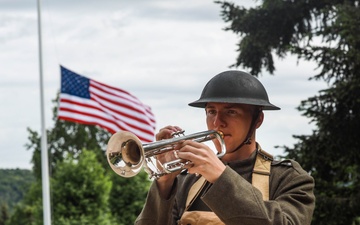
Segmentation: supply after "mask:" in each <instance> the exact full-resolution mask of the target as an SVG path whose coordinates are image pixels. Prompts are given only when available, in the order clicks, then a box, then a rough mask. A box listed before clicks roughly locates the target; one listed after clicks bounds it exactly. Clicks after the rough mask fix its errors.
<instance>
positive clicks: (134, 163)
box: [106, 130, 226, 179]
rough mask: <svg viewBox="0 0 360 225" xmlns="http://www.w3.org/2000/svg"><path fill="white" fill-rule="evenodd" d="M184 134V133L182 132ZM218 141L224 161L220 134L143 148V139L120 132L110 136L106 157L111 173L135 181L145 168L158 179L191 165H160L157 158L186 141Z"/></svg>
mask: <svg viewBox="0 0 360 225" xmlns="http://www.w3.org/2000/svg"><path fill="white" fill-rule="evenodd" d="M182 133H183V132H182ZM215 138H216V139H217V140H218V141H219V143H220V147H221V151H220V152H219V153H218V154H217V157H218V158H221V157H223V156H224V155H225V153H226V148H225V143H224V139H223V134H222V132H220V131H214V130H209V131H202V132H198V133H194V134H190V135H183V136H178V135H177V136H175V137H173V138H170V139H164V140H160V141H155V142H151V143H147V144H142V143H141V141H140V139H139V138H138V137H137V136H136V135H135V134H133V133H131V132H128V131H119V132H117V133H115V134H114V135H112V136H111V138H110V140H109V142H108V146H107V149H106V156H107V160H108V162H109V165H110V167H111V168H112V170H113V171H114V172H115V173H117V174H118V175H120V176H122V177H133V176H135V175H136V174H138V173H139V172H140V171H141V169H142V168H143V167H144V169H145V171H146V172H147V173H148V174H149V177H150V178H155V179H158V178H159V177H161V176H163V175H165V174H169V173H173V172H175V171H179V170H183V169H185V167H186V165H188V164H191V162H190V161H184V160H182V159H176V160H172V161H169V162H165V163H161V162H160V161H159V160H157V159H156V156H157V155H159V154H163V153H165V152H168V151H173V150H175V146H176V145H177V144H178V143H180V142H182V141H185V140H193V141H196V142H205V141H209V140H213V139H215Z"/></svg>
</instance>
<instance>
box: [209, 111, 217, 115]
mask: <svg viewBox="0 0 360 225" xmlns="http://www.w3.org/2000/svg"><path fill="white" fill-rule="evenodd" d="M215 113H216V111H215V110H208V111H207V114H208V115H214V114H215Z"/></svg>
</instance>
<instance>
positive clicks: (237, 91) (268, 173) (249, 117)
mask: <svg viewBox="0 0 360 225" xmlns="http://www.w3.org/2000/svg"><path fill="white" fill-rule="evenodd" d="M189 105H190V106H193V107H199V108H204V109H205V113H206V123H207V127H208V129H209V130H216V131H221V132H222V133H223V135H224V137H223V139H224V142H225V146H226V154H225V155H224V156H223V157H222V158H219V157H217V156H216V154H214V152H213V151H212V150H211V149H210V147H209V146H208V145H206V144H204V143H198V142H195V141H192V140H186V141H184V142H182V143H180V144H179V146H178V148H177V150H175V151H173V152H167V153H164V154H166V155H167V156H166V157H167V158H172V159H175V158H180V159H183V160H186V161H190V162H191V164H190V165H189V166H188V167H187V170H186V171H185V172H181V173H180V172H178V173H171V174H168V175H165V176H162V177H160V178H159V179H157V180H154V182H153V184H152V185H151V187H150V190H149V193H148V196H147V199H146V203H145V205H144V208H143V210H142V212H141V214H140V215H139V216H138V218H137V220H136V222H135V224H146V225H149V224H152V225H153V224H159V225H167V224H234V225H235V224H236V225H237V224H242V225H259V224H261V225H266V224H276V225H281V224H292V225H295V224H296V225H307V224H311V219H312V215H313V211H314V207H315V197H314V193H313V190H314V180H313V178H312V177H311V176H310V175H309V174H308V173H306V171H304V170H303V169H302V168H301V166H300V165H299V164H298V163H297V162H295V161H293V160H284V161H274V160H273V158H272V156H271V155H270V154H268V153H266V152H265V151H264V150H263V149H261V147H260V145H259V143H257V142H256V135H255V134H256V129H257V128H259V127H260V126H261V124H262V122H263V119H264V113H263V110H279V109H280V108H279V107H277V106H275V105H273V104H271V103H270V102H269V99H268V95H267V93H266V90H265V88H264V87H263V85H262V84H261V83H260V82H259V81H258V80H257V79H256V78H255V77H253V76H252V75H250V74H248V73H245V72H241V71H225V72H222V73H220V74H218V75H216V76H214V77H213V78H212V79H211V80H210V81H209V82H208V83H207V84H206V86H205V87H204V89H203V91H202V94H201V96H200V98H199V99H198V100H197V101H194V102H192V103H190V104H189ZM180 130H181V128H180V127H178V126H167V127H164V128H162V129H160V131H159V133H158V134H157V135H156V139H157V140H161V139H166V138H171V136H172V134H173V133H174V132H178V131H180ZM214 146H215V147H216V149H217V151H220V149H221V146H220V144H219V142H218V141H217V140H214Z"/></svg>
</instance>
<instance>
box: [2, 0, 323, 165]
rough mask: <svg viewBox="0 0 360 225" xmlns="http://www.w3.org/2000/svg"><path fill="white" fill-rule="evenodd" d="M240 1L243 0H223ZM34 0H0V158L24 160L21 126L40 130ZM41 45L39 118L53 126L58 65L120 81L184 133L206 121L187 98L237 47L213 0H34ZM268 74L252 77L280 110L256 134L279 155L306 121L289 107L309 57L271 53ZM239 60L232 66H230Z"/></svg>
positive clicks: (312, 86)
mask: <svg viewBox="0 0 360 225" xmlns="http://www.w3.org/2000/svg"><path fill="white" fill-rule="evenodd" d="M233 2H235V3H237V4H244V6H246V7H249V6H253V5H254V4H255V1H251V0H246V1H245V0H241V1H240V0H238V1H233ZM36 7H37V5H36V1H28V0H0V65H1V67H0V90H1V94H0V105H1V111H0V123H1V128H0V168H25V169H30V168H31V167H32V164H31V163H30V160H31V156H32V151H28V150H26V148H25V144H26V143H29V142H28V140H27V137H28V132H27V130H26V129H27V127H29V128H31V129H32V130H36V131H38V132H40V129H41V118H40V90H39V60H38V58H39V57H38V55H39V54H38V53H39V50H38V30H37V21H38V20H37V9H36ZM41 15H42V20H41V21H42V45H43V69H44V74H43V75H44V87H45V88H44V93H45V115H46V128H47V129H51V128H53V126H54V121H53V120H52V117H53V114H52V108H53V107H54V106H55V105H54V103H53V102H52V100H53V99H55V97H56V93H57V91H59V88H60V68H59V65H60V64H61V65H63V66H65V67H66V68H68V69H70V70H72V71H74V72H77V73H79V74H81V75H84V76H87V77H89V78H92V79H95V80H97V81H100V82H103V83H106V84H110V85H113V86H116V87H119V88H122V89H125V90H127V91H129V92H130V93H132V94H133V95H135V96H137V97H138V98H139V99H140V100H141V101H142V102H143V103H145V104H147V105H149V106H151V107H152V109H153V112H154V114H155V116H156V119H157V128H156V130H159V129H160V128H161V127H163V126H166V125H170V124H171V125H178V126H181V127H182V128H183V129H185V130H186V133H188V134H190V133H194V132H198V131H203V130H205V129H206V126H205V118H204V112H203V110H201V109H198V108H191V107H189V106H188V105H187V104H188V103H189V102H192V101H194V100H196V99H198V98H199V96H200V93H201V91H202V89H203V87H204V85H205V84H206V82H207V81H208V80H209V79H211V78H212V77H213V76H214V75H216V74H218V73H220V72H222V71H225V70H228V69H229V66H230V65H231V64H233V63H234V62H235V59H236V57H237V52H236V44H237V42H238V41H239V40H238V37H237V36H236V35H235V34H233V33H231V32H229V31H227V32H226V31H224V30H223V28H224V27H225V26H226V24H225V23H224V22H223V20H222V18H221V17H220V6H219V5H217V4H215V3H213V2H212V1H203V0H178V1H167V0H152V1H145V0H134V1H130V0H127V1H126V0H103V1H98V0H77V1H69V0H61V1H60V0H43V1H42V13H41ZM276 68H277V70H276V71H275V75H274V76H271V75H269V74H268V73H266V72H264V73H263V74H262V75H261V76H260V77H259V79H260V81H261V82H262V83H263V84H264V86H265V88H266V89H267V91H268V95H269V97H270V101H271V102H272V103H273V104H275V105H277V106H279V107H281V108H282V110H281V111H266V112H265V121H264V124H263V125H262V127H261V128H260V129H258V133H257V140H258V141H259V142H260V144H261V145H262V147H263V148H264V149H265V150H267V151H268V152H270V153H272V154H274V155H279V154H282V151H281V150H279V149H276V148H274V146H276V145H287V146H292V145H293V144H294V143H295V142H296V140H295V139H293V138H292V135H294V134H297V135H300V134H310V133H311V129H313V125H312V124H309V120H308V119H307V118H305V117H303V116H301V115H300V112H298V111H297V110H296V109H295V107H297V106H298V105H299V104H300V101H301V100H304V99H306V98H307V97H311V96H313V95H315V94H317V92H318V90H320V89H322V88H324V87H325V85H324V84H323V83H320V82H315V81H308V78H309V77H311V76H312V75H314V74H315V72H316V71H314V69H315V65H313V64H311V63H306V62H300V63H299V64H297V61H296V59H295V58H294V57H290V56H289V57H287V58H286V59H284V60H282V61H279V60H277V61H276ZM239 69H241V68H239Z"/></svg>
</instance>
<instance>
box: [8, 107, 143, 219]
mask: <svg viewBox="0 0 360 225" xmlns="http://www.w3.org/2000/svg"><path fill="white" fill-rule="evenodd" d="M54 103H57V100H55V101H54ZM53 112H54V121H55V127H54V128H53V129H51V130H48V131H47V139H48V150H49V158H50V159H49V163H50V173H51V175H50V176H51V185H50V189H51V190H50V192H51V206H52V217H53V220H54V221H53V223H54V224H59V225H67V224H69V225H77V224H101V225H106V224H112V225H116V224H119V225H120V224H121V225H127V224H133V223H134V220H135V218H136V216H137V215H138V214H139V213H140V211H141V209H142V207H143V204H144V202H145V199H146V194H147V191H148V188H149V185H150V180H149V179H148V176H147V174H144V173H141V174H140V175H138V176H136V177H134V178H130V179H125V178H122V177H119V176H118V175H116V174H115V173H114V172H113V171H112V170H111V169H110V166H109V165H108V163H107V159H106V156H105V149H106V146H107V142H108V140H109V138H110V136H111V134H110V133H109V132H107V131H105V130H103V129H100V128H98V127H97V126H91V125H82V124H77V123H72V122H67V121H61V120H57V119H56V118H57V116H56V112H57V108H56V107H55V108H54V111H53ZM28 131H29V138H28V139H29V143H27V145H26V147H27V149H29V150H33V152H34V153H33V158H32V162H33V164H34V166H33V171H34V174H35V177H36V182H35V183H34V184H33V185H32V186H31V188H30V190H29V192H28V193H27V194H26V196H25V198H24V199H23V201H22V202H21V204H19V205H18V206H17V207H16V209H15V212H14V215H13V216H12V217H11V218H10V222H9V224H7V225H23V224H24V225H25V224H26V225H28V224H30V225H38V224H42V220H43V218H42V217H43V215H42V194H41V193H42V192H41V188H42V187H41V154H40V153H41V146H40V136H39V134H38V133H37V132H36V131H33V130H31V129H30V128H29V129H28ZM85 149H87V150H85Z"/></svg>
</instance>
